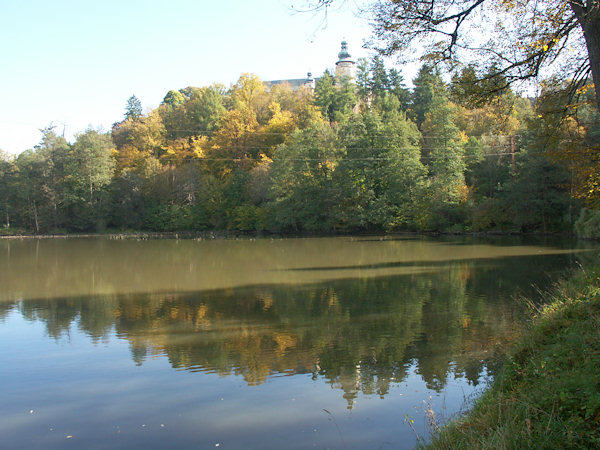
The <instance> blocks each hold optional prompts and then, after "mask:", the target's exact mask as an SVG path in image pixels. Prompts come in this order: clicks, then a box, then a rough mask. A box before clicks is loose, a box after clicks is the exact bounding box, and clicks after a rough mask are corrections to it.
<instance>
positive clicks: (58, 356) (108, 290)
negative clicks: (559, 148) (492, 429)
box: [0, 238, 592, 448]
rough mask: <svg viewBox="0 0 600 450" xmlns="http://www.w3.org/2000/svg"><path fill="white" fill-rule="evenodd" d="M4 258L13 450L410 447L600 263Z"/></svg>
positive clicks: (337, 252) (522, 248) (328, 253)
mask: <svg viewBox="0 0 600 450" xmlns="http://www.w3.org/2000/svg"><path fill="white" fill-rule="evenodd" d="M458 244H460V245H458ZM0 246H4V250H6V251H5V252H4V254H5V258H4V259H1V260H0V286H2V289H1V290H0V295H1V296H2V297H1V298H2V299H3V300H2V301H0V342H10V343H11V346H9V347H6V348H5V350H4V351H3V352H0V379H2V380H3V383H2V386H0V394H1V396H2V397H3V398H4V399H5V401H4V402H3V403H2V404H1V405H0V414H1V415H2V416H3V417H4V418H5V420H4V421H3V423H0V447H7V448H19V447H22V448H31V447H44V448H62V447H63V446H64V443H65V441H64V439H65V436H67V435H68V436H71V435H74V436H76V437H80V439H81V441H79V444H78V445H79V446H80V447H90V446H92V447H93V445H91V444H92V443H94V442H96V443H98V447H104V448H105V447H111V446H114V447H120V448H132V447H136V448H141V447H148V448H149V447H170V446H172V443H173V442H177V444H178V445H177V446H178V447H180V448H209V447H210V448H214V447H215V444H216V443H221V442H224V439H225V437H224V436H226V437H227V442H228V444H229V445H230V446H231V447H232V448H240V447H252V448H282V447H288V448H306V447H309V446H313V445H316V446H317V447H321V448H324V447H329V448H343V447H345V445H344V444H341V441H340V434H341V435H342V436H343V439H344V440H345V442H347V443H348V445H349V446H350V447H354V448H379V447H385V446H387V447H388V448H389V447H391V448H406V447H411V446H412V445H413V444H414V441H415V439H414V435H413V433H412V431H411V430H410V429H409V428H408V427H404V428H403V427H402V419H403V417H404V415H405V414H408V415H410V416H412V417H413V418H414V419H415V426H421V427H423V428H424V427H425V424H424V423H425V419H424V416H423V415H421V417H419V412H418V411H417V412H416V411H415V409H414V407H415V405H420V404H421V403H422V401H423V400H425V399H426V398H428V397H429V396H430V395H433V396H434V397H435V396H437V398H434V400H433V402H434V403H435V402H437V404H436V405H434V406H435V408H436V413H437V411H439V410H440V409H441V408H442V405H441V404H440V403H443V405H444V406H443V407H445V408H446V409H447V411H449V413H450V414H451V413H452V412H455V411H457V410H458V409H459V408H460V407H461V406H462V405H463V402H464V399H465V396H469V395H471V394H472V393H473V392H475V391H476V390H477V386H485V384H486V383H487V382H488V381H489V379H490V378H491V377H493V376H494V373H495V370H496V366H495V364H496V362H495V360H494V358H492V357H491V356H490V354H491V353H492V350H493V349H494V348H495V347H497V346H504V345H506V344H507V342H508V341H510V339H511V338H512V336H513V333H514V331H515V329H516V328H517V326H518V325H517V324H518V323H519V322H520V321H521V320H522V319H523V317H524V315H523V312H524V308H525V306H524V305H523V303H522V302H520V301H519V300H518V298H519V296H520V295H528V296H530V295H537V293H538V291H539V290H543V289H544V288H545V287H546V286H548V284H549V283H550V282H551V280H552V279H554V278H556V277H557V275H558V274H559V273H564V271H565V270H566V269H567V268H569V267H574V266H576V265H577V264H579V262H581V261H582V258H585V257H586V256H587V255H592V252H589V253H588V252H585V251H573V250H571V249H569V247H568V246H560V245H555V246H553V247H546V246H534V245H517V243H516V242H510V243H508V244H507V243H506V242H504V241H503V245H490V244H488V243H485V242H481V241H476V242H465V240H455V241H452V242H440V241H428V240H425V239H409V240H389V241H386V240H383V241H381V240H378V239H370V238H369V239H359V240H356V239H348V238H334V239H329V238H326V239H293V240H283V241H271V240H264V241H217V242H196V241H182V242H177V241H126V242H115V241H110V240H106V239H82V240H58V241H53V240H48V241H33V240H31V241H21V242H12V243H10V245H8V244H7V243H6V242H0ZM8 250H10V253H9V252H8ZM40 328H43V331H44V333H43V334H45V336H40V335H39V334H40V333H39V330H40ZM324 410H327V411H329V412H331V416H330V415H328V414H326V413H324ZM29 411H35V413H34V414H30V413H29ZM38 411H39V412H38ZM333 420H335V424H334V425H335V426H334V425H332V423H333ZM150 423H152V424H153V427H154V428H153V429H152V430H153V431H152V432H150V429H149V428H150V426H149V425H148V424H150ZM165 424H166V425H165ZM419 424H420V425H419ZM146 425H148V427H146ZM161 425H165V427H164V428H163V427H162V426H161ZM59 427H62V428H60V429H61V430H64V433H63V434H62V435H61V436H62V438H61V437H60V436H59V437H57V436H56V433H54V431H52V432H51V431H50V430H57V429H59ZM115 427H118V428H115ZM73 429H75V431H73ZM116 429H118V431H119V434H118V436H117V435H116V434H115V430H116ZM120 430H123V433H121V432H120ZM125 430H128V433H125ZM419 430H420V431H421V428H420V429H419ZM53 433H54V434H53ZM143 433H146V434H143ZM423 433H424V431H423ZM109 438H110V439H109ZM74 444H76V443H75V442H74ZM223 447H225V445H223Z"/></svg>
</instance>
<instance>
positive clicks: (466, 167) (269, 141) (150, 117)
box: [0, 57, 600, 233]
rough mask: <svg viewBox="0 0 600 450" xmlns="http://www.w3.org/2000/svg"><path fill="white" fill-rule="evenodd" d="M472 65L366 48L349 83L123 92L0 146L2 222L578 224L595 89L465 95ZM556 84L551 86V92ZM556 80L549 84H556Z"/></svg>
mask: <svg viewBox="0 0 600 450" xmlns="http://www.w3.org/2000/svg"><path fill="white" fill-rule="evenodd" d="M471 76H472V73H471V72H470V70H469V68H466V69H464V70H463V72H462V73H461V74H460V75H457V76H454V77H453V79H452V81H451V82H450V83H445V82H444V81H443V79H442V77H441V75H440V73H439V72H438V71H437V70H436V69H434V68H432V67H430V66H428V65H424V66H423V67H421V69H420V71H419V73H418V75H417V77H416V78H415V79H414V80H413V85H414V88H413V89H410V90H409V89H407V88H406V86H405V84H404V80H403V78H402V75H401V73H400V72H399V71H397V70H395V69H388V68H386V67H385V65H384V63H383V61H382V60H381V59H380V58H378V57H375V58H373V59H372V60H371V61H367V60H359V62H358V70H357V77H356V80H355V83H354V82H351V81H350V80H348V79H336V78H335V77H333V76H332V75H330V74H329V73H327V72H326V73H325V74H324V75H323V76H322V77H321V78H319V79H318V80H317V84H316V87H315V89H314V91H313V90H311V89H309V88H308V87H304V88H301V89H300V90H297V91H293V90H292V89H290V88H289V87H286V86H285V85H275V86H273V87H271V88H270V89H269V88H267V87H266V85H265V84H264V83H263V82H262V81H261V80H259V79H258V78H257V77H256V76H254V75H248V74H244V75H242V76H241V77H240V79H239V80H238V81H237V83H235V84H234V85H232V86H231V87H229V88H225V87H224V86H220V85H213V86H208V87H202V88H197V87H187V88H184V89H180V90H177V91H176V90H172V91H169V92H168V93H167V94H166V95H165V97H164V100H163V102H162V103H161V105H160V106H159V107H158V108H156V109H154V110H152V111H150V112H148V113H147V114H143V113H142V108H141V105H140V104H139V101H138V100H137V98H135V97H132V98H130V99H129V100H128V101H127V106H126V110H125V116H124V120H123V121H121V122H118V123H116V124H114V126H113V127H112V130H111V132H110V133H102V132H99V131H95V130H86V131H84V132H82V133H81V134H79V135H77V136H76V139H75V142H73V143H69V142H67V141H66V140H65V139H64V138H62V137H60V136H59V135H57V134H56V133H55V131H54V129H53V128H52V127H48V128H46V129H45V130H43V137H42V140H41V142H40V143H39V145H37V146H36V147H35V148H34V149H32V150H28V151H25V152H23V153H21V154H20V155H18V156H17V157H16V158H9V157H8V156H7V155H3V156H1V157H0V214H1V218H2V222H3V225H4V229H5V232H8V233H15V232H33V233H52V232H60V231H67V232H88V231H104V230H107V229H114V230H150V231H184V230H188V231H198V230H240V231H251V230H267V231H273V232H290V233H302V232H309V233H322V232H362V231H397V230H398V231H400V230H418V231H427V230H431V231H434V230H435V231H522V232H564V231H570V230H572V229H573V224H574V222H575V220H576V219H577V217H578V215H579V211H580V209H581V207H582V206H583V205H584V202H585V201H587V202H588V206H594V205H596V204H597V203H598V193H597V190H598V186H597V181H596V180H597V170H596V169H597V166H598V162H597V159H598V158H597V156H596V153H597V152H596V151H595V150H594V149H595V148H596V149H597V148H598V144H599V140H600V126H599V118H598V112H597V110H596V109H595V106H594V101H593V99H594V93H593V89H588V90H585V89H582V90H580V92H579V96H578V100H577V101H576V102H575V103H574V102H573V100H572V96H570V95H564V96H561V95H559V94H560V92H562V86H561V84H560V83H558V82H556V83H554V84H553V85H550V84H548V85H547V86H546V87H545V89H544V91H543V94H542V95H541V96H540V97H539V98H536V99H525V98H521V97H519V96H517V95H515V94H514V93H513V92H511V91H510V89H509V88H504V89H500V90H499V91H498V92H497V93H496V94H495V95H494V96H493V98H491V100H490V101H489V102H488V103H485V104H478V105H474V104H473V103H472V102H470V101H469V99H470V98H471V97H470V96H467V95H466V94H465V89H466V87H468V85H469V80H470V77H471ZM550 92H552V95H550V94H549V93H550ZM557 93H558V95H557Z"/></svg>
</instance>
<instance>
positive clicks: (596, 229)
mask: <svg viewBox="0 0 600 450" xmlns="http://www.w3.org/2000/svg"><path fill="white" fill-rule="evenodd" d="M575 231H576V233H577V236H579V237H582V238H585V239H600V211H594V210H591V209H587V208H583V209H582V210H581V213H580V214H579V219H577V222H575Z"/></svg>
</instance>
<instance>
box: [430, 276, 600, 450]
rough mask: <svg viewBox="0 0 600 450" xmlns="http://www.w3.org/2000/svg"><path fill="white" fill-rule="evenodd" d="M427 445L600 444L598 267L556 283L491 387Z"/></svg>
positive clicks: (565, 445) (532, 446) (552, 446)
mask: <svg viewBox="0 0 600 450" xmlns="http://www.w3.org/2000/svg"><path fill="white" fill-rule="evenodd" d="M429 448H442V449H455V448H554V449H555V448H600V268H598V269H596V270H595V271H588V272H583V271H582V273H580V274H577V275H576V276H574V277H573V278H572V279H571V280H569V281H568V282H565V283H563V284H561V285H560V286H559V287H557V289H556V292H554V293H553V296H552V301H551V302H550V303H548V304H547V305H546V306H544V307H543V308H540V309H539V310H538V311H537V313H536V315H535V317H534V319H533V321H532V325H531V326H530V327H529V328H528V329H527V330H526V331H525V332H524V333H523V336H522V337H521V339H520V340H519V343H518V344H517V345H516V346H515V347H514V348H513V349H511V350H510V352H509V355H508V358H507V361H506V364H505V368H504V371H503V372H502V375H501V376H500V377H498V378H497V380H496V382H495V384H494V385H493V387H492V388H491V389H490V390H489V391H487V392H486V393H485V394H484V395H483V396H482V397H481V398H480V399H479V400H478V401H477V402H476V404H475V405H474V407H473V409H472V411H471V412H470V413H469V414H468V415H466V416H464V417H462V418H459V419H457V420H456V421H454V422H451V423H450V424H448V425H447V426H446V427H445V428H443V429H442V430H441V431H440V432H438V433H437V434H436V436H435V437H434V439H433V442H432V443H431V444H430V446H429Z"/></svg>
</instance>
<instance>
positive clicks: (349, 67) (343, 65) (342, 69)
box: [335, 41, 356, 80]
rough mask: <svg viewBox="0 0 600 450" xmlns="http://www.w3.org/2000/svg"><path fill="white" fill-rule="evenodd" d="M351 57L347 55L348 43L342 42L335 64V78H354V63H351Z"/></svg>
mask: <svg viewBox="0 0 600 450" xmlns="http://www.w3.org/2000/svg"><path fill="white" fill-rule="evenodd" d="M351 58H352V56H351V55H350V53H348V43H347V42H346V41H342V50H341V51H340V52H339V53H338V62H336V63H335V77H336V78H344V77H347V78H350V79H352V80H354V79H355V78H356V62H354V61H352V59H351Z"/></svg>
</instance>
